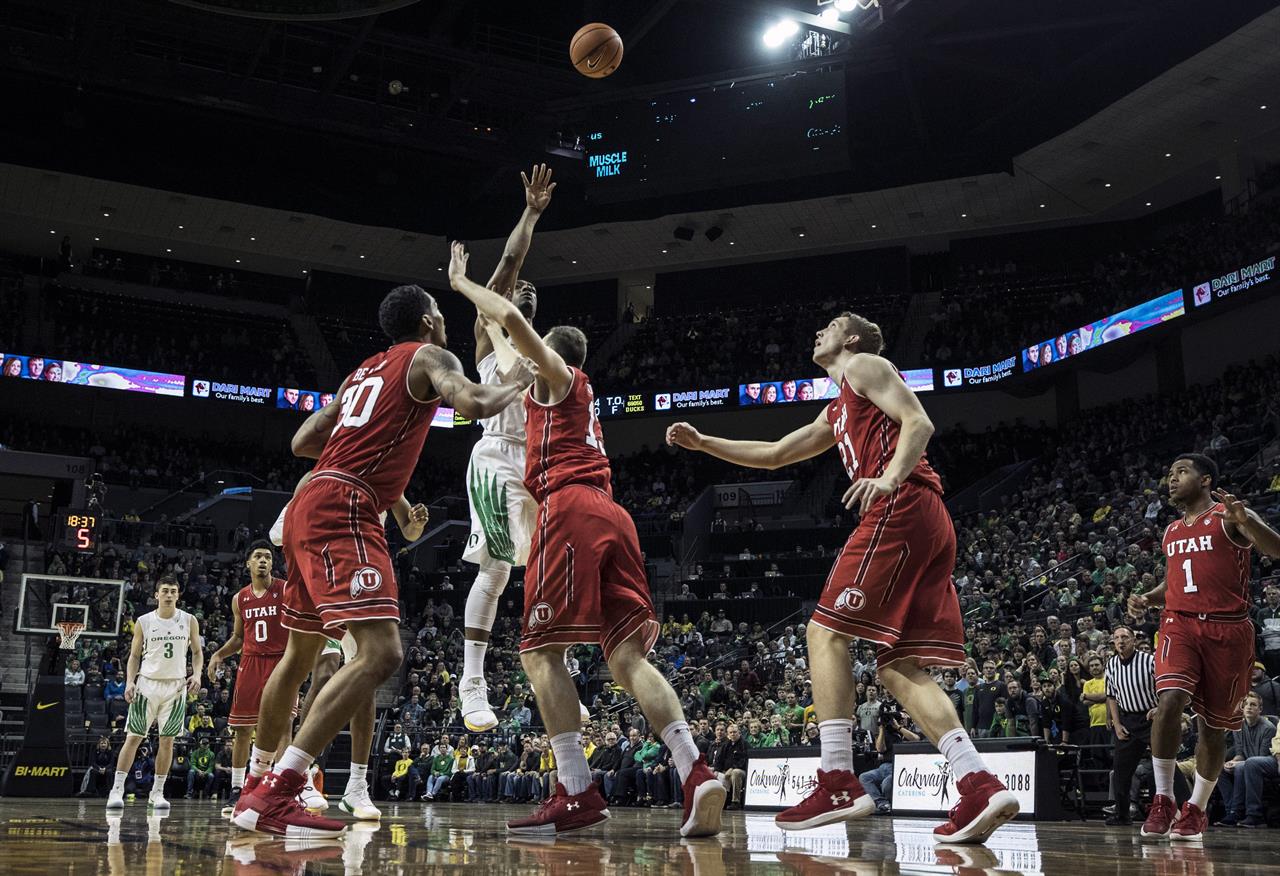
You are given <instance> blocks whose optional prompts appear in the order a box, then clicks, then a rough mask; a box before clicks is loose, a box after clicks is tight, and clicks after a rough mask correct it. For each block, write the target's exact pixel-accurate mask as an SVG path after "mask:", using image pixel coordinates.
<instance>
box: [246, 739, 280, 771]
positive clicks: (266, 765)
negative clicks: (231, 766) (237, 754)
mask: <svg viewBox="0 0 1280 876" xmlns="http://www.w3.org/2000/svg"><path fill="white" fill-rule="evenodd" d="M275 758H276V753H275V752H274V751H263V750H262V749H261V748H259V747H258V746H256V745H255V746H254V747H253V751H252V752H251V753H250V754H249V775H251V776H253V777H254V778H255V779H260V778H262V777H263V776H265V775H266V774H267V773H269V772H271V761H273V760H275Z"/></svg>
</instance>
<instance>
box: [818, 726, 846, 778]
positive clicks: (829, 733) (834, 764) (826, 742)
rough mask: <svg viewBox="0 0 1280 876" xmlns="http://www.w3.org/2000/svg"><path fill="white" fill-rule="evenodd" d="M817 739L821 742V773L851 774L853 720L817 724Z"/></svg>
mask: <svg viewBox="0 0 1280 876" xmlns="http://www.w3.org/2000/svg"><path fill="white" fill-rule="evenodd" d="M818 739H819V740H820V741H821V742H822V771H823V772H824V773H829V772H831V771H832V770H845V771H847V772H853V719H852V718H831V719H830V720H828V721H819V722H818Z"/></svg>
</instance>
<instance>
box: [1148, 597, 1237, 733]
mask: <svg viewBox="0 0 1280 876" xmlns="http://www.w3.org/2000/svg"><path fill="white" fill-rule="evenodd" d="M1253 659H1254V657H1253V624H1252V623H1250V622H1249V621H1248V620H1244V621H1211V620H1200V618H1199V617H1197V616H1196V615H1194V614H1182V613H1181V612H1172V611H1166V612H1164V613H1162V614H1161V616H1160V634H1159V637H1158V638H1157V640H1156V692H1157V693H1159V692H1160V691H1162V690H1183V691H1186V692H1187V693H1189V694H1191V710H1192V711H1193V712H1195V713H1196V714H1197V715H1199V716H1200V717H1201V718H1203V719H1204V722H1205V723H1206V724H1208V725H1209V726H1210V727H1216V728H1217V729H1219V730H1239V729H1240V725H1241V723H1242V721H1243V720H1244V712H1243V710H1242V706H1243V704H1244V695H1245V694H1247V693H1248V692H1249V677H1250V675H1251V674H1252V672H1253Z"/></svg>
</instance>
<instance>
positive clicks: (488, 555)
mask: <svg viewBox="0 0 1280 876" xmlns="http://www.w3.org/2000/svg"><path fill="white" fill-rule="evenodd" d="M520 179H521V181H522V182H523V183H524V195H525V209H524V213H523V214H522V215H521V216H520V222H519V223H518V224H517V225H516V227H515V229H514V230H513V231H512V232H511V236H510V237H508V238H507V244H506V248H505V249H504V250H503V253H502V259H501V261H499V263H498V267H497V268H496V269H495V270H494V272H493V276H491V277H490V278H489V288H490V289H493V290H494V291H495V292H497V293H498V294H499V295H502V296H503V297H504V298H510V299H511V301H512V303H514V304H515V306H516V307H518V308H519V309H520V312H521V313H522V314H524V317H525V319H527V320H529V322H530V323H532V322H533V317H534V314H536V313H537V310H538V291H537V289H535V288H534V287H533V284H532V283H528V282H526V281H524V280H519V279H517V278H518V276H519V274H520V268H521V266H522V265H523V264H524V258H525V255H526V254H527V253H528V252H529V244H530V242H531V241H532V239H533V227H534V225H535V224H536V223H537V221H538V218H539V217H540V216H541V215H542V212H543V211H544V210H545V209H546V208H547V205H548V204H550V203H551V193H552V192H553V191H555V187H556V184H555V183H553V182H552V181H551V171H550V170H549V169H548V168H547V166H546V165H545V164H542V165H538V166H536V167H534V168H533V170H532V171H531V173H530V175H528V176H526V175H525V174H523V173H522V174H520ZM475 336H476V370H477V371H478V372H479V374H480V382H481V383H483V384H496V383H500V382H501V380H500V377H499V375H500V374H502V373H505V372H507V371H509V370H510V368H511V365H512V363H513V362H514V361H515V358H516V356H517V354H516V353H515V352H514V350H513V349H512V347H511V345H510V343H509V342H507V341H506V339H505V338H504V337H503V335H502V330H501V328H499V327H498V326H496V325H494V324H492V323H489V322H487V321H486V320H485V319H483V318H482V317H479V318H477V319H476V324H475ZM480 425H481V427H482V428H483V430H484V433H483V434H482V435H481V436H480V440H479V441H477V442H476V444H475V446H474V447H473V448H472V449H471V459H470V461H469V462H468V463H467V496H468V498H469V499H470V502H471V535H470V536H469V537H468V538H467V547H466V550H465V551H464V552H463V554H462V559H464V560H466V561H467V562H468V563H475V564H476V565H478V566H479V567H480V569H479V571H477V572H476V578H475V581H474V582H473V583H472V585H471V590H470V591H468V593H467V603H466V607H465V608H464V609H463V639H464V640H465V641H464V644H463V659H462V678H461V679H460V680H459V682H458V696H459V698H460V699H461V701H462V702H461V710H462V722H463V723H464V724H465V725H466V727H467V729H468V730H470V731H472V732H473V733H483V732H484V731H486V730H491V729H493V728H494V727H496V726H497V725H498V718H497V716H496V715H495V714H494V712H493V708H492V706H490V705H489V686H488V684H487V683H486V682H485V678H484V657H485V653H486V652H487V651H488V648H489V634H490V632H492V630H493V621H494V618H495V617H496V616H497V612H498V600H499V599H500V598H501V597H502V592H503V591H504V590H505V589H506V587H507V581H508V580H510V578H511V570H512V568H514V567H516V566H523V565H524V564H525V561H526V559H527V558H528V556H529V544H530V542H531V540H532V538H533V527H534V524H535V521H536V520H537V516H538V503H537V502H535V501H534V500H533V497H532V496H531V495H529V491H528V490H527V489H526V488H525V485H524V476H525V432H524V406H523V404H512V405H511V406H510V407H508V408H506V409H505V410H503V411H500V412H499V413H498V414H496V415H494V416H492V417H489V418H488V419H485V420H481V421H480ZM566 657H567V652H566ZM582 717H583V720H584V721H585V720H589V719H590V714H589V713H588V712H587V710H586V708H585V707H583V708H582Z"/></svg>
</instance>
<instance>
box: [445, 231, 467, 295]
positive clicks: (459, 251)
mask: <svg viewBox="0 0 1280 876" xmlns="http://www.w3.org/2000/svg"><path fill="white" fill-rule="evenodd" d="M470 258H471V254H470V253H468V252H467V245H466V244H465V243H463V242H462V241H461V240H455V241H453V243H451V244H449V285H450V286H452V287H453V290H454V291H455V292H456V291H458V285H459V283H460V281H462V280H465V279H467V262H468V261H469V260H470Z"/></svg>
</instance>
